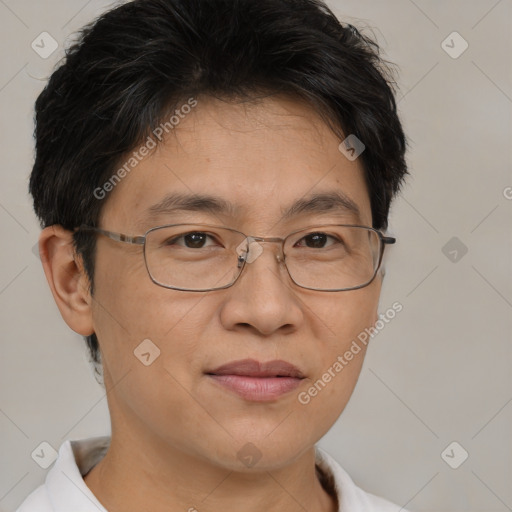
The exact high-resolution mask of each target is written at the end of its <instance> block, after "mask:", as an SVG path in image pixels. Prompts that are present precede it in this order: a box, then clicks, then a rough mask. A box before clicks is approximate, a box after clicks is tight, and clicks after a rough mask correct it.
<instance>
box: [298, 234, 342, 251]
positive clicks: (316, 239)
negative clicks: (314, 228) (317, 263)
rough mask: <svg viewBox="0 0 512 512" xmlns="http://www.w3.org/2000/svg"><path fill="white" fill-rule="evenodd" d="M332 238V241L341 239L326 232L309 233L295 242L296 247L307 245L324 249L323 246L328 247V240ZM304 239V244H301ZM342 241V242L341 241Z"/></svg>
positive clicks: (338, 241)
mask: <svg viewBox="0 0 512 512" xmlns="http://www.w3.org/2000/svg"><path fill="white" fill-rule="evenodd" d="M329 240H332V241H333V242H334V243H340V242H341V241H340V240H339V239H337V238H335V237H333V236H330V235H327V234H326V233H309V234H308V235H306V236H304V237H302V238H301V239H300V240H299V241H298V242H297V244H296V247H309V248H313V249H324V248H325V247H329V245H332V243H331V244H329V245H327V244H328V241H329ZM303 241H305V244H306V245H302V242H303ZM341 243H342V242H341Z"/></svg>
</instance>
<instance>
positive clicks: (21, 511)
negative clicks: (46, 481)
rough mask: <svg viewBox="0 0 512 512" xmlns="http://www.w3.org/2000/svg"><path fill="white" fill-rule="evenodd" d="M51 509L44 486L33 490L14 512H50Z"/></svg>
mask: <svg viewBox="0 0 512 512" xmlns="http://www.w3.org/2000/svg"><path fill="white" fill-rule="evenodd" d="M52 511H53V507H52V505H51V502H50V497H49V496H48V491H47V489H46V486H45V485H40V486H39V487H37V488H36V489H35V490H33V491H32V492H31V493H30V494H29V495H28V496H27V497H26V498H25V500H24V501H23V502H22V503H21V505H20V506H19V507H18V508H17V509H16V512H52Z"/></svg>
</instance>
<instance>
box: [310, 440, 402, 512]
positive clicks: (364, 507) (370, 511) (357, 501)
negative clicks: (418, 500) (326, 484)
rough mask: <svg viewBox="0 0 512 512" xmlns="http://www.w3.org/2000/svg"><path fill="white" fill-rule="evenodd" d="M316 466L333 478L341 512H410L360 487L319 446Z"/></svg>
mask: <svg viewBox="0 0 512 512" xmlns="http://www.w3.org/2000/svg"><path fill="white" fill-rule="evenodd" d="M316 464H317V465H318V466H319V467H320V468H321V469H322V471H324V472H326V473H327V474H328V475H329V476H330V477H331V479H332V482H333V487H334V488H335V492H336V494H337V497H338V504H339V510H340V511H345V510H350V511H354V512H408V511H407V510H406V509H404V508H403V507H401V506H400V505H397V504H395V503H392V502H391V501H389V500H387V499H385V498H382V497H380V496H376V495H375V494H371V493H369V492H366V491H364V490H363V489H361V488H360V487H358V486H357V485H356V484H355V483H354V481H353V480H352V478H351V477H350V475H349V474H348V473H347V472H346V471H345V470H344V469H343V468H342V467H341V465H340V464H339V463H338V462H337V461H336V460H335V459H334V458H333V457H331V456H330V455H329V454H328V453H327V452H326V451H324V450H322V449H321V448H319V447H318V446H317V447H316Z"/></svg>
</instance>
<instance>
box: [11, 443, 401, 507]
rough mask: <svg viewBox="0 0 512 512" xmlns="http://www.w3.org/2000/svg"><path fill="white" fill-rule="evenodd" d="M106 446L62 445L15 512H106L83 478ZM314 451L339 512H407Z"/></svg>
mask: <svg viewBox="0 0 512 512" xmlns="http://www.w3.org/2000/svg"><path fill="white" fill-rule="evenodd" d="M109 445H110V436H102V437H91V438H87V439H80V440H74V441H71V440H67V441H65V442H64V443H63V444H62V445H61V447H60V449H59V454H58V457H57V460H56V461H55V463H54V465H53V467H52V468H51V469H50V471H49V472H48V474H47V476H46V481H45V483H44V484H43V485H41V486H40V487H38V488H37V489H36V490H35V491H33V492H32V493H31V494H30V495H29V496H28V497H27V498H26V500H25V501H24V502H23V503H22V504H21V505H20V507H19V508H18V510H17V511H16V512H69V511H70V510H72V511H73V512H108V511H107V510H106V509H105V508H104V507H103V505H102V504H101V503H100V502H99V501H98V499H97V498H96V496H94V494H93V493H92V491H91V490H90V489H89V488H88V487H87V485H86V484H85V482H84V479H83V476H84V475H85V474H87V473H88V472H89V470H90V469H92V467H94V466H95V465H96V464H97V463H98V462H99V461H100V460H101V459H102V458H103V456H104V455H105V453H106V452H107V449H108V447H109ZM315 450H316V465H317V467H318V468H319V469H320V472H321V474H322V477H321V479H322V480H323V482H322V483H323V485H326V486H327V488H329V487H332V488H333V489H334V490H335V492H336V495H337V497H338V504H339V508H338V511H339V512H398V511H399V510H400V511H402V512H407V511H406V510H405V509H402V508H401V507H399V506H398V505H394V504H393V503H391V502H389V501H387V500H384V499H383V498H379V497H377V496H374V495H373V494H370V493H367V492H365V491H363V490H362V489H360V488H359V487H357V486H356V485H355V484H354V482H353V481H352V479H351V478H350V476H349V475H348V473H347V472H346V471H345V470H344V469H343V468H342V467H341V466H340V465H339V464H338V462H336V461H335V460H334V459H333V458H332V457H331V456H330V455H329V454H328V453H327V452H325V451H324V450H322V449H321V448H319V447H318V446H316V447H315Z"/></svg>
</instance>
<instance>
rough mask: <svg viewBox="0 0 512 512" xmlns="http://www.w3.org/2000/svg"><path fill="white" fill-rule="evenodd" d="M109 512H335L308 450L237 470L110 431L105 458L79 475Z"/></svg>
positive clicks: (332, 499) (311, 454) (311, 451)
mask: <svg viewBox="0 0 512 512" xmlns="http://www.w3.org/2000/svg"><path fill="white" fill-rule="evenodd" d="M84 480H85V483H86V485H87V486H88V487H89V488H90V489H91V491H92V492H93V494H94V495H95V496H96V497H97V499H98V500H99V501H100V502H101V503H102V505H103V506H104V507H105V508H106V509H107V510H108V511H109V512H136V511H137V512H139V511H140V510H151V511H152V512H164V511H165V512H168V511H169V510H182V511H188V512H208V511H212V512H213V511H218V510H237V511H238V512H260V511H261V510H265V511H266V512H275V511H278V510H279V512H297V511H298V510H307V511H308V512H336V510H337V504H336V499H335V498H334V497H332V496H330V495H329V494H328V493H327V492H326V491H325V489H324V488H323V487H322V485H321V483H320V481H319V479H318V477H317V475H316V471H315V449H314V448H311V449H310V450H308V451H307V452H305V453H304V454H302V455H301V456H299V457H298V458H297V459H295V460H294V461H293V462H292V463H291V464H289V465H288V466H285V467H281V468H277V469H273V470H269V471H267V470H263V471H259V472H258V471H253V470H251V472H237V471H232V470H230V469H227V468H222V467H220V466H218V465H214V464H212V463H211V462H210V461H208V460H204V459H201V458H199V457H197V456H195V455H193V454H189V453H184V452H183V451H181V450H179V449H176V448H174V447H172V446H169V445H165V446H162V441H161V442H160V443H151V442H150V443H144V445H142V444H141V439H140V437H139V438H138V442H135V443H134V439H121V438H120V436H116V435H114V433H113V435H112V441H111V444H110V447H109V450H108V452H107V454H106V455H105V457H104V458H103V459H102V460H101V461H100V462H99V463H98V464H97V465H96V466H95V467H94V468H93V469H92V470H91V471H90V472H89V473H88V474H87V475H86V476H85V477H84Z"/></svg>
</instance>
